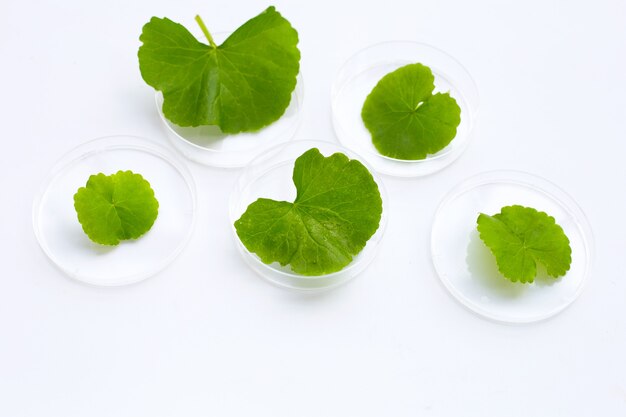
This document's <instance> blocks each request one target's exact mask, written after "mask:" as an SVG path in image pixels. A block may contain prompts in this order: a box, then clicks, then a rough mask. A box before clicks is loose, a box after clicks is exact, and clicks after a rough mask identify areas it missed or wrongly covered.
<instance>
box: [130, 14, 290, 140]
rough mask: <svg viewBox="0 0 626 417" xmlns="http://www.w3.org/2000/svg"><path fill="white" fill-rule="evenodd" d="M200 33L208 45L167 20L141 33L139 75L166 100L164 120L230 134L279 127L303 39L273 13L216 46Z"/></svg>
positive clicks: (152, 21) (155, 21)
mask: <svg viewBox="0 0 626 417" xmlns="http://www.w3.org/2000/svg"><path fill="white" fill-rule="evenodd" d="M199 23H201V21H199ZM202 25H203V24H202ZM203 30H205V33H206V35H207V37H208V38H209V43H210V45H206V44H204V43H201V42H199V41H198V40H197V39H196V38H195V37H194V36H193V35H192V34H191V33H190V32H189V31H188V30H187V29H185V27H183V26H182V25H180V24H178V23H175V22H173V21H171V20H170V19H168V18H163V19H160V18H157V17H153V18H152V19H150V22H148V23H147V24H146V25H145V26H144V27H143V31H142V34H141V37H140V38H139V39H140V40H141V41H142V42H143V45H142V46H141V47H140V48H139V54H138V55H139V68H140V70H141V75H142V77H143V79H144V80H145V81H146V83H148V84H149V85H150V86H152V87H154V88H155V89H157V90H159V91H161V92H162V93H163V100H164V101H163V114H165V117H167V118H168V119H169V120H170V121H172V122H173V123H175V124H177V125H179V126H200V125H217V126H219V127H220V129H221V130H222V131H223V132H225V133H237V132H244V131H254V130H258V129H260V128H262V127H264V126H267V125H268V124H270V123H272V122H274V121H276V120H278V119H279V118H280V117H281V116H282V115H283V113H284V112H285V110H286V109H287V106H288V105H289V102H290V100H291V93H292V92H293V90H294V88H295V86H296V76H297V75H298V72H299V68H300V51H299V50H298V48H297V44H298V33H297V32H296V31H295V29H294V28H293V27H291V24H290V23H289V21H287V20H286V19H285V18H284V17H282V16H281V15H280V13H278V12H277V11H276V10H275V9H274V7H269V8H268V9H267V10H265V11H264V12H262V13H261V14H259V15H258V16H256V17H254V18H252V19H251V20H249V21H247V22H246V23H244V24H243V25H242V26H241V27H239V29H237V30H236V31H235V32H234V33H233V34H232V35H230V36H229V37H228V39H226V41H224V43H223V44H221V45H219V46H217V45H215V43H214V42H213V40H212V38H211V37H210V36H211V35H210V34H209V33H208V31H206V28H204V27H203Z"/></svg>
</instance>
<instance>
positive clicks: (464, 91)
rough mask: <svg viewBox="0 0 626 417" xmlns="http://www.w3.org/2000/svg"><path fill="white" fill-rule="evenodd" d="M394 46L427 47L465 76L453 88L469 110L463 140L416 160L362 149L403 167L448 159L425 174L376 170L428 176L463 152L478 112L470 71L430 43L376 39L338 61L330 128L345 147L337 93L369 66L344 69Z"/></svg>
mask: <svg viewBox="0 0 626 417" xmlns="http://www.w3.org/2000/svg"><path fill="white" fill-rule="evenodd" d="M394 46H400V47H407V48H423V49H424V50H430V51H431V52H434V53H436V54H438V55H440V56H442V57H444V59H446V60H449V61H450V62H452V63H453V65H454V66H456V67H457V70H459V71H460V73H461V74H463V77H464V78H465V80H464V82H465V83H467V84H468V85H467V86H466V87H465V88H457V89H456V91H457V92H458V93H459V94H460V95H461V97H462V100H463V102H464V103H466V105H467V108H468V110H469V111H470V116H469V117H468V128H467V134H466V137H465V138H464V140H463V143H462V144H461V145H460V146H459V147H458V148H454V147H451V146H450V144H449V145H448V146H446V147H445V148H444V149H442V150H440V151H439V152H437V153H435V154H432V155H428V156H427V157H426V158H424V159H418V160H406V159H397V158H392V157H389V156H386V155H382V154H380V153H377V152H372V151H367V152H364V153H365V154H366V155H367V156H369V157H371V158H379V159H381V160H384V161H389V162H391V163H394V164H398V165H404V166H406V167H412V166H418V165H426V164H429V163H434V162H440V161H441V160H443V159H445V158H450V161H448V162H444V165H443V166H441V167H440V168H438V169H434V170H432V171H431V172H428V173H425V174H411V173H391V172H388V171H387V170H384V169H383V170H377V172H379V173H381V174H384V175H389V176H393V177H407V178H408V177H421V176H428V175H432V174H434V173H436V172H438V171H440V170H441V169H443V168H445V167H447V166H448V165H450V164H452V163H453V162H454V161H455V160H456V159H457V158H458V157H460V155H461V154H463V152H464V151H465V150H466V148H467V147H468V146H469V144H470V143H471V141H472V138H473V136H474V135H473V133H474V127H475V126H474V125H475V123H476V119H477V117H478V114H479V112H480V94H479V90H478V86H477V84H476V81H475V80H474V78H473V77H472V75H471V74H470V72H469V71H468V70H467V68H466V67H465V66H464V65H463V64H462V63H461V62H460V61H459V60H458V59H457V58H455V57H454V56H452V55H450V54H449V53H447V52H446V51H444V50H442V49H440V48H438V47H436V46H434V45H431V44H429V43H427V42H423V41H412V40H387V41H382V42H378V43H375V44H372V45H369V46H366V47H365V48H362V49H360V50H359V51H357V52H355V53H353V54H352V55H351V56H350V57H349V58H348V59H347V60H346V61H345V62H343V63H342V64H341V66H340V67H339V69H338V70H337V73H336V74H335V78H334V80H333V84H332V86H331V113H332V123H333V130H334V132H335V135H336V137H337V138H338V139H339V142H340V143H341V144H342V145H343V146H346V145H344V141H343V140H342V137H343V135H342V134H340V131H341V130H342V129H343V126H341V122H339V121H338V120H337V116H336V114H337V110H336V108H337V104H336V99H337V97H338V96H339V95H340V93H341V92H342V91H343V90H344V89H345V88H346V86H347V85H348V84H349V83H350V81H351V80H353V79H356V78H358V77H359V76H360V75H362V74H363V73H365V72H368V71H370V70H371V67H370V68H367V69H363V70H361V71H360V72H357V73H355V74H351V75H349V76H348V75H346V74H344V73H346V72H348V68H349V67H350V66H351V65H354V64H355V62H356V61H357V60H358V58H360V57H361V55H364V54H366V53H368V52H371V51H373V50H376V49H379V48H389V47H394ZM399 60H400V59H398V61H399ZM393 62H394V61H392V60H389V59H388V60H386V61H383V60H381V61H379V62H378V64H379V65H381V64H385V63H387V64H389V63H393ZM379 65H376V66H379ZM429 67H430V68H431V69H432V68H439V67H438V66H436V65H430V64H429ZM433 72H436V73H437V75H436V78H438V79H444V80H446V81H447V82H448V83H449V84H450V85H456V84H457V83H456V82H454V80H451V79H449V77H447V76H446V75H445V74H442V71H438V72H437V71H433ZM455 139H456V138H455ZM451 143H452V142H451Z"/></svg>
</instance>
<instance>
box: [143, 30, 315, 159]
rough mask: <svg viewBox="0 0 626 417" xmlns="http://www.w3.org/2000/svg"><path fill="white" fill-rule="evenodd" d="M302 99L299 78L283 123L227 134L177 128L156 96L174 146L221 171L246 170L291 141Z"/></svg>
mask: <svg viewBox="0 0 626 417" xmlns="http://www.w3.org/2000/svg"><path fill="white" fill-rule="evenodd" d="M229 35H230V32H218V33H216V34H214V35H213V38H214V39H215V41H216V42H217V44H221V43H222V42H223V41H224V40H225V39H226V38H227V37H228V36H229ZM196 38H197V39H199V40H200V41H201V42H204V41H203V39H204V35H203V34H202V33H199V34H196ZM303 97H304V81H303V79H302V75H301V74H298V77H297V83H296V88H295V89H294V91H293V93H292V95H291V102H290V103H289V106H288V107H287V109H286V110H285V113H284V114H283V115H282V116H281V117H280V119H278V120H276V121H275V122H274V123H272V124H270V125H269V126H266V127H264V128H262V129H261V130H259V131H257V132H244V133H238V134H226V133H222V131H221V130H220V129H219V128H218V127H217V126H198V127H181V126H177V125H175V124H174V123H172V122H170V121H169V120H167V118H166V117H165V115H164V114H163V110H162V108H163V95H162V94H161V92H160V91H157V92H156V95H155V98H156V107H157V111H158V112H159V117H160V118H161V121H162V122H163V125H164V126H165V129H166V131H167V136H168V138H169V139H170V142H171V143H172V145H174V147H175V148H176V149H177V150H178V151H179V152H180V153H182V154H183V155H184V156H185V157H187V158H189V159H191V160H192V161H195V162H198V163H200V164H203V165H208V166H212V167H219V168H240V167H243V166H245V165H246V164H248V162H250V161H251V160H252V159H253V158H254V157H255V156H257V155H259V154H260V153H262V152H263V151H265V150H267V149H269V148H271V147H273V146H276V145H279V144H281V143H284V142H288V141H289V140H291V139H292V138H293V136H294V135H295V133H296V131H297V130H298V126H299V125H300V120H301V116H302V111H301V110H302V100H303Z"/></svg>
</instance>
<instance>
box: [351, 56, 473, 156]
mask: <svg viewBox="0 0 626 417" xmlns="http://www.w3.org/2000/svg"><path fill="white" fill-rule="evenodd" d="M434 81H435V77H434V76H433V73H432V72H431V71H430V68H428V67H426V66H424V65H422V64H409V65H406V66H404V67H400V68H398V69H397V70H395V71H393V72H390V73H389V74H387V75H385V76H384V77H383V78H381V79H380V81H379V82H378V84H376V86H375V87H374V89H372V92H371V93H370V94H369V95H368V96H367V98H366V99H365V103H364V104H363V109H362V110H361V118H362V119H363V123H364V124H365V127H366V128H367V129H368V130H369V131H370V133H371V135H372V142H373V143H374V146H375V147H376V149H378V152H380V153H381V154H383V155H385V156H389V157H391V158H397V159H408V160H415V159H424V158H426V156H427V155H429V154H434V153H436V152H439V151H440V150H442V149H443V148H445V147H446V146H448V144H449V143H450V142H451V141H452V139H453V138H454V137H455V136H456V129H457V127H458V126H459V124H460V123H461V108H460V107H459V106H458V104H457V103H456V100H455V99H454V98H452V97H450V94H449V93H437V94H434V95H433V94H432V93H433V90H434V89H435V82H434Z"/></svg>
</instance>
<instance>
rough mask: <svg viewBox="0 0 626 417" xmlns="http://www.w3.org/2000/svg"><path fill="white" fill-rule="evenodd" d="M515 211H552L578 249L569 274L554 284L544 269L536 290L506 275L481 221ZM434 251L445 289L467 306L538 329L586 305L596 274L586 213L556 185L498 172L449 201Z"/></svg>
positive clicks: (438, 219)
mask: <svg viewBox="0 0 626 417" xmlns="http://www.w3.org/2000/svg"><path fill="white" fill-rule="evenodd" d="M513 204H520V205H523V206H527V207H533V208H535V209H537V210H540V211H544V212H546V213H548V214H549V215H550V216H553V217H554V218H555V220H556V222H557V224H559V225H560V226H561V227H562V228H563V230H564V231H565V234H566V235H567V237H568V238H569V240H570V245H571V248H572V264H571V266H570V270H569V271H568V272H567V274H566V275H564V276H562V277H560V278H556V279H555V278H552V277H548V276H547V275H546V274H545V271H542V268H541V267H539V268H538V271H539V272H538V275H537V277H536V278H535V281H534V282H533V283H530V284H522V283H518V282H511V281H509V280H507V279H506V278H504V277H503V276H502V275H500V273H499V271H498V268H497V265H496V260H495V257H494V256H493V254H492V253H491V252H490V250H489V249H488V248H487V247H486V246H485V245H484V244H483V242H482V240H481V239H480V237H479V235H478V232H477V231H476V219H477V217H478V215H479V213H486V214H495V213H499V212H500V209H501V208H502V207H504V206H508V205H513ZM431 252H432V261H433V264H434V267H435V270H436V271H437V274H438V276H439V278H440V280H441V282H442V283H443V285H444V286H445V287H446V288H447V289H448V291H449V292H450V294H452V296H453V297H454V298H456V299H457V300H458V301H459V302H460V303H461V304H463V305H464V306H465V307H467V308H469V309H470V310H471V311H473V312H475V313H477V314H479V315H480V316H483V317H485V318H488V319H491V320H494V321H498V322H504V323H531V322H536V321H541V320H545V319H547V318H549V317H552V316H554V315H555V314H557V313H559V312H561V311H563V310H564V309H565V308H566V307H568V306H569V305H571V304H572V303H573V302H574V301H575V300H576V298H578V296H579V295H580V293H581V291H582V289H583V286H584V284H585V281H586V280H587V276H588V274H589V270H590V267H591V258H592V253H593V236H592V232H591V228H590V226H589V223H588V222H587V219H586V217H585V215H584V213H583V211H582V210H581V209H580V207H579V206H578V205H577V204H576V202H575V201H574V200H573V199H572V197H570V196H569V195H568V194H567V193H565V192H564V191H563V190H561V189H560V188H559V187H557V186H556V185H554V184H553V183H551V182H549V181H547V180H545V179H543V178H540V177H537V176H534V175H531V174H528V173H525V172H520V171H493V172H486V173H482V174H479V175H477V176H474V177H472V178H469V179H467V180H466V181H463V182H462V183H461V184H459V185H458V186H457V187H455V188H454V189H453V190H452V191H450V192H449V193H448V195H447V196H446V197H445V198H444V199H443V201H442V202H441V204H440V205H439V208H438V209H437V212H436V215H435V220H434V222H433V226H432V234H431Z"/></svg>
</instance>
